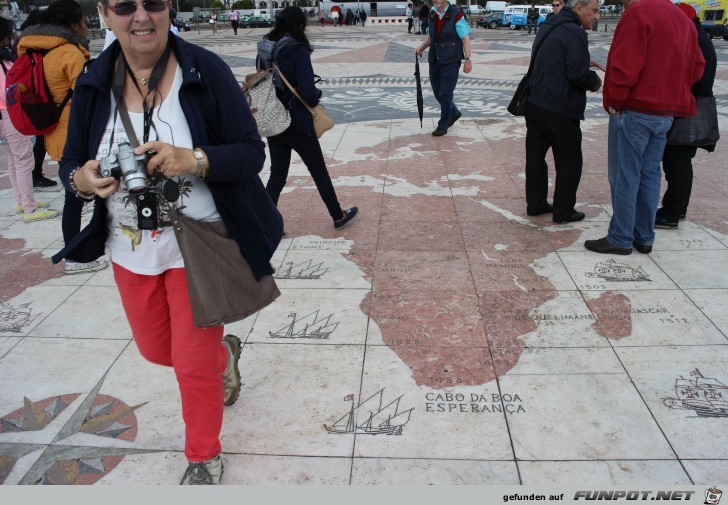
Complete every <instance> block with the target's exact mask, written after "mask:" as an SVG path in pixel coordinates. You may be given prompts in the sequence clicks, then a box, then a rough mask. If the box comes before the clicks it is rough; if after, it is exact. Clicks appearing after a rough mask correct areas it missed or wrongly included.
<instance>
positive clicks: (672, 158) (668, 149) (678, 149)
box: [655, 3, 718, 230]
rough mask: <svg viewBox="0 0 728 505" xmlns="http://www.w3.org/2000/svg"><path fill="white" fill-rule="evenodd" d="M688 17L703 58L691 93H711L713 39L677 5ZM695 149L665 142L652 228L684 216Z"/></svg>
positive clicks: (692, 14) (690, 12) (693, 15)
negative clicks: (663, 185)
mask: <svg viewBox="0 0 728 505" xmlns="http://www.w3.org/2000/svg"><path fill="white" fill-rule="evenodd" d="M678 7H679V8H680V10H682V11H683V12H684V13H685V14H686V15H687V16H688V17H689V18H691V19H692V20H693V22H694V23H695V26H696V27H697V31H698V45H699V46H700V52H702V53H703V58H705V72H704V73H703V77H702V78H701V79H700V80H699V81H698V82H696V83H695V84H693V87H692V92H693V95H694V96H695V97H699V96H713V81H715V71H716V67H717V65H718V61H717V58H716V54H715V47H713V41H712V40H711V38H710V35H708V34H707V33H706V32H705V31H703V29H702V28H701V26H700V20H699V19H698V18H697V16H696V13H695V9H693V8H692V7H691V6H690V5H688V4H685V3H680V4H678ZM701 149H705V150H706V151H708V152H713V151H715V144H712V145H709V146H702V147H701ZM697 152H698V148H697V147H690V146H672V145H666V146H665V151H664V153H663V154H662V169H663V170H664V171H665V180H667V190H665V194H664V195H663V196H662V207H661V208H660V209H658V210H657V215H656V217H655V228H663V229H669V230H676V229H677V227H678V224H679V222H680V221H682V220H683V219H685V216H686V215H687V212H688V204H689V203H690V193H691V191H692V188H693V162H692V160H693V158H694V157H695V154H696V153H697Z"/></svg>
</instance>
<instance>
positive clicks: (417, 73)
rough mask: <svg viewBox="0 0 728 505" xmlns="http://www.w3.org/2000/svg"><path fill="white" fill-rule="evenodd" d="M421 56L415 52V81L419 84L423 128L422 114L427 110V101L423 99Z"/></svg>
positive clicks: (419, 102) (418, 94)
mask: <svg viewBox="0 0 728 505" xmlns="http://www.w3.org/2000/svg"><path fill="white" fill-rule="evenodd" d="M420 56H421V55H419V54H417V53H415V83H416V84H417V112H419V113H420V128H422V116H423V114H424V110H425V103H424V100H423V99H422V83H421V82H420Z"/></svg>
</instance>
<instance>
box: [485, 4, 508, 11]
mask: <svg viewBox="0 0 728 505" xmlns="http://www.w3.org/2000/svg"><path fill="white" fill-rule="evenodd" d="M506 5H508V2H485V12H503V11H505V10H506Z"/></svg>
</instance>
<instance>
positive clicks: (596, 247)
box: [584, 237, 652, 256]
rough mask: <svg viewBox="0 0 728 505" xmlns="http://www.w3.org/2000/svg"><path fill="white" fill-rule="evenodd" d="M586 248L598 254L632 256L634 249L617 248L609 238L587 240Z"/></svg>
mask: <svg viewBox="0 0 728 505" xmlns="http://www.w3.org/2000/svg"><path fill="white" fill-rule="evenodd" d="M584 247H586V248H587V249H589V250H590V251H594V252H596V253H601V254H623V255H625V256H626V255H627V254H632V248H631V247H629V248H624V247H617V246H614V245H612V243H611V242H609V240H607V237H604V238H600V239H599V240H587V241H586V242H584ZM650 249H652V246H650Z"/></svg>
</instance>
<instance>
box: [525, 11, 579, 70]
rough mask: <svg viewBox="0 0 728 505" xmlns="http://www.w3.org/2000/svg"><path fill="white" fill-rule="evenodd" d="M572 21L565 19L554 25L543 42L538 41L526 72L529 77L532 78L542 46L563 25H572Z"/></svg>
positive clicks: (542, 39)
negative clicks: (534, 65) (535, 62)
mask: <svg viewBox="0 0 728 505" xmlns="http://www.w3.org/2000/svg"><path fill="white" fill-rule="evenodd" d="M570 22H571V19H564V20H561V21H559V22H558V23H556V24H555V25H554V27H553V28H551V29H550V30H549V31H547V32H546V33H545V34H544V36H543V37H542V38H541V40H539V41H538V44H536V47H535V48H534V49H533V54H532V55H531V61H530V63H529V64H528V72H526V75H527V76H529V77H530V76H531V71H533V62H534V61H536V55H537V54H538V50H539V49H541V46H542V45H543V43H544V41H545V40H546V39H547V38H548V36H549V35H551V33H552V32H553V31H554V30H556V28H558V27H559V26H561V25H565V24H566V23H570Z"/></svg>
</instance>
